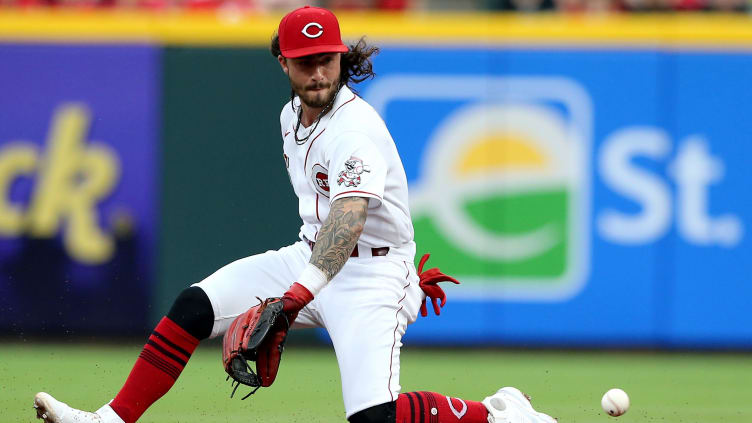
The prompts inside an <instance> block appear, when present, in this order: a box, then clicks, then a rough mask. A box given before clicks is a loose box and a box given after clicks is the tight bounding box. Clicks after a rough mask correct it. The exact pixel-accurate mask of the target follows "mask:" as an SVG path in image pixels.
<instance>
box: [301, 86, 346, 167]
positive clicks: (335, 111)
mask: <svg viewBox="0 0 752 423" xmlns="http://www.w3.org/2000/svg"><path fill="white" fill-rule="evenodd" d="M355 97H357V95H355V94H353V98H351V99H349V100H347V101H346V102H344V103H342V104H340V105H339V107H337V108H336V109H335V110H334V111H333V112H332V115H331V116H330V117H329V118H330V119H331V117H332V116H334V114H335V113H337V111H338V110H339V109H341V108H342V106H344V105H345V104H347V103H349V102H351V101H353V100H355ZM324 131H326V128H324V129H322V130H321V132H319V134H318V135H316V137H315V138H314V139H312V140H311V143H310V144H308V151H306V153H305V160H304V161H303V170H304V171H305V169H307V168H308V153H310V152H311V147H313V142H314V141H316V138H318V137H320V136H321V134H323V133H324Z"/></svg>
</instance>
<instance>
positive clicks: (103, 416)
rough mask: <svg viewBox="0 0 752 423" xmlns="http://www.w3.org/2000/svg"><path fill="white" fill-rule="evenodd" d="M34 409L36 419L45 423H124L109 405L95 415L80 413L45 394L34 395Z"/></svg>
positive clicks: (85, 412) (86, 412)
mask: <svg viewBox="0 0 752 423" xmlns="http://www.w3.org/2000/svg"><path fill="white" fill-rule="evenodd" d="M34 409H35V410H36V411H37V418H38V419H42V420H44V422H45V423H124V422H123V419H121V418H120V416H118V415H117V414H116V413H115V411H114V410H113V409H112V407H110V405H109V404H105V405H103V406H102V408H100V409H99V410H97V411H96V412H95V413H89V412H88V411H81V410H77V409H75V408H72V407H70V406H68V404H66V403H64V402H60V401H58V400H56V399H55V398H53V397H52V395H50V394H48V393H46V392H40V393H38V394H36V395H34Z"/></svg>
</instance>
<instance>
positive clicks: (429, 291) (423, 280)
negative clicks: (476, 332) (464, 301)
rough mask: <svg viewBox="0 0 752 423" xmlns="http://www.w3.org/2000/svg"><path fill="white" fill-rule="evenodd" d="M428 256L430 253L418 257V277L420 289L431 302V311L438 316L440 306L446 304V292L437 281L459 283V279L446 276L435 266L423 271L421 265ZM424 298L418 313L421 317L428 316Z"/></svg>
mask: <svg viewBox="0 0 752 423" xmlns="http://www.w3.org/2000/svg"><path fill="white" fill-rule="evenodd" d="M430 256H431V255H430V254H424V255H423V257H422V258H421V259H420V263H419V264H418V277H419V278H420V283H419V285H420V289H422V290H423V292H424V293H425V294H426V298H430V299H431V303H432V304H433V312H434V313H436V315H437V316H438V315H439V314H441V307H444V304H446V294H445V293H444V290H443V289H441V287H440V286H439V285H438V283H439V282H453V283H456V284H459V281H457V279H454V278H453V277H451V276H447V275H445V274H443V273H441V271H439V269H438V268H436V267H434V268H432V269H428V270H426V271H425V272H424V271H423V265H424V264H426V262H427V261H428V257H430ZM426 298H424V299H423V303H422V304H421V305H420V315H421V316H423V317H426V316H428V309H427V308H426ZM437 299H439V300H441V307H440V306H439V304H438V303H437V302H436V300H437Z"/></svg>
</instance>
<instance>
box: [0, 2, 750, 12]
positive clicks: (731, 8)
mask: <svg viewBox="0 0 752 423" xmlns="http://www.w3.org/2000/svg"><path fill="white" fill-rule="evenodd" d="M306 4H309V5H312V6H321V7H326V8H329V9H338V10H348V9H349V10H385V11H432V10H436V11H442V10H444V11H508V12H524V13H536V12H562V13H604V12H605V13H608V12H613V13H619V12H637V13H642V12H672V11H682V12H688V11H689V12H691V11H694V12H715V11H718V12H738V13H745V12H752V0H0V9H3V8H21V9H23V8H43V7H49V8H83V9H87V8H121V9H145V10H154V11H160V10H174V9H181V10H195V9H199V10H201V9H204V10H205V9H221V8H224V7H228V8H233V9H236V10H237V9H240V10H247V11H250V12H253V11H263V12H274V11H286V10H290V9H293V8H296V7H299V6H302V5H306Z"/></svg>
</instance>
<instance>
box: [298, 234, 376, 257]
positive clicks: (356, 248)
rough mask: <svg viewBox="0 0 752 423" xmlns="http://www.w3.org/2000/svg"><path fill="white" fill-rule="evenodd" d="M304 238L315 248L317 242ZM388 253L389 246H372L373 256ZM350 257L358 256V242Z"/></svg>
mask: <svg viewBox="0 0 752 423" xmlns="http://www.w3.org/2000/svg"><path fill="white" fill-rule="evenodd" d="M303 239H304V241H305V242H307V243H308V246H309V247H311V250H313V246H314V245H316V243H315V242H313V241H311V240H310V239H308V238H305V237H303ZM388 253H389V247H378V248H371V256H372V257H379V256H385V255H387V254H388ZM350 257H358V245H357V244H355V248H353V250H352V254H350Z"/></svg>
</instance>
